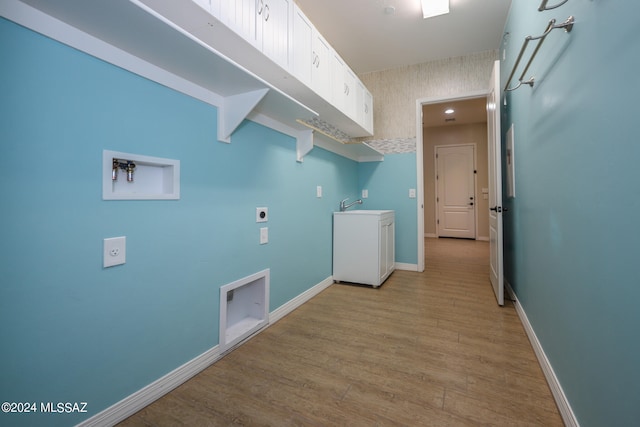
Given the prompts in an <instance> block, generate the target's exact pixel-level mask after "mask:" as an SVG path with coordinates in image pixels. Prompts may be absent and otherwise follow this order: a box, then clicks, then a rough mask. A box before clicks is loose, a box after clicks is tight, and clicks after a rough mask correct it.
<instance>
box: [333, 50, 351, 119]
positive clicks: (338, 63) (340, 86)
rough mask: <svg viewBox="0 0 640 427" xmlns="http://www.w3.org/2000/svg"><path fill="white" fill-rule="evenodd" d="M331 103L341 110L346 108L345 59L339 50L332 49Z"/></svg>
mask: <svg viewBox="0 0 640 427" xmlns="http://www.w3.org/2000/svg"><path fill="white" fill-rule="evenodd" d="M330 61H331V63H330V68H331V73H330V75H331V103H332V104H333V105H334V106H335V107H336V108H338V109H339V110H340V111H344V110H345V100H346V93H347V83H346V81H345V72H344V61H343V60H342V58H341V57H340V55H338V52H336V51H333V50H332V51H331V59H330Z"/></svg>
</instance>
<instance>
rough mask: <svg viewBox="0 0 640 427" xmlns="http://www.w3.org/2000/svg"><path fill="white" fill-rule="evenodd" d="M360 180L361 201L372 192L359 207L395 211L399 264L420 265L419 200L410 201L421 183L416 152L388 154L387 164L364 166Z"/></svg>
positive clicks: (372, 163) (397, 259)
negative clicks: (418, 176)
mask: <svg viewBox="0 0 640 427" xmlns="http://www.w3.org/2000/svg"><path fill="white" fill-rule="evenodd" d="M358 177H359V180H358V188H359V190H358V198H360V195H361V194H362V190H363V189H367V190H368V191H369V197H368V198H367V199H363V205H362V206H361V207H360V206H358V208H361V209H394V210H395V221H396V224H395V230H396V262H400V263H406V264H417V263H418V217H417V215H418V213H417V205H416V203H417V202H416V200H417V199H410V198H409V189H410V188H416V182H417V173H416V153H404V154H387V155H386V156H385V158H384V161H383V162H371V163H360V164H359V167H358ZM420 241H422V239H420Z"/></svg>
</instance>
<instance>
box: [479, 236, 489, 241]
mask: <svg viewBox="0 0 640 427" xmlns="http://www.w3.org/2000/svg"><path fill="white" fill-rule="evenodd" d="M476 240H482V241H483V242H488V241H489V236H478V237H476Z"/></svg>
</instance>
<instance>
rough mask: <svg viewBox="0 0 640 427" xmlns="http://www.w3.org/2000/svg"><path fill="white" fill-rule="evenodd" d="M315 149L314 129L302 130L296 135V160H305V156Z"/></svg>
mask: <svg viewBox="0 0 640 427" xmlns="http://www.w3.org/2000/svg"><path fill="white" fill-rule="evenodd" d="M311 150H313V130H312V129H308V130H301V131H300V132H298V136H297V137H296V160H297V161H298V162H300V163H302V162H303V160H304V156H306V155H307V154H309V152H310V151H311Z"/></svg>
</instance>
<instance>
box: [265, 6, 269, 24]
mask: <svg viewBox="0 0 640 427" xmlns="http://www.w3.org/2000/svg"><path fill="white" fill-rule="evenodd" d="M268 20H269V5H268V4H265V5H264V22H267V21H268Z"/></svg>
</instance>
